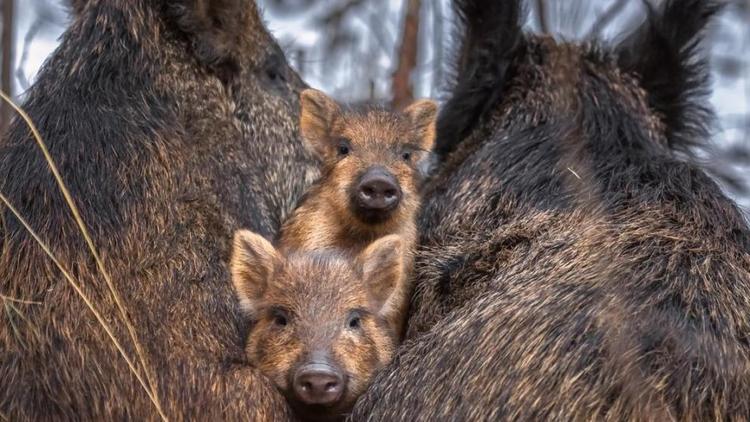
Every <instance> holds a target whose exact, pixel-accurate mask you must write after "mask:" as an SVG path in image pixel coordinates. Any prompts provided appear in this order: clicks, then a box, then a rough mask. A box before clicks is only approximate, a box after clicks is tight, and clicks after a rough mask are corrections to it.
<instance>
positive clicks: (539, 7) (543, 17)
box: [536, 0, 549, 34]
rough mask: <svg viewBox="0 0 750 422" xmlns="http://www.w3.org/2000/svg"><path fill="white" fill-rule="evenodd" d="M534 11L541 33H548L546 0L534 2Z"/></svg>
mask: <svg viewBox="0 0 750 422" xmlns="http://www.w3.org/2000/svg"><path fill="white" fill-rule="evenodd" d="M536 13H537V16H538V18H539V27H540V28H541V30H542V33H544V34H547V33H549V20H548V19H547V1H546V0H537V2H536Z"/></svg>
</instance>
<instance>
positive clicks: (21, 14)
mask: <svg viewBox="0 0 750 422" xmlns="http://www.w3.org/2000/svg"><path fill="white" fill-rule="evenodd" d="M662 1H664V0H526V3H527V6H528V8H527V9H528V13H527V15H526V16H527V21H526V25H527V27H528V29H529V30H530V31H534V32H538V33H539V32H544V33H549V34H552V35H554V36H555V37H557V38H559V39H562V40H590V39H600V40H603V42H605V43H612V42H616V41H617V40H619V39H621V38H622V37H623V36H625V35H626V34H627V33H628V32H629V31H631V30H632V29H634V28H635V27H636V26H637V25H638V24H639V23H640V22H642V21H643V19H644V18H645V12H646V10H647V7H649V6H652V7H658V6H659V4H660V2H662ZM258 2H259V3H260V5H261V7H262V8H263V9H264V16H265V19H266V21H267V22H268V24H269V26H270V28H271V29H272V31H273V32H274V34H275V35H276V37H277V38H278V39H279V41H280V43H281V45H282V47H283V48H284V49H285V51H286V52H287V55H288V57H289V59H290V61H291V63H292V64H293V65H294V66H295V68H296V69H297V70H298V72H299V73H300V74H301V75H302V77H303V78H304V79H305V80H306V81H307V82H308V83H310V85H312V86H314V87H317V88H320V89H323V90H325V91H327V92H329V93H331V94H333V95H334V96H336V97H337V98H339V99H341V100H345V101H364V100H375V101H386V102H392V103H393V104H395V105H401V104H404V103H406V102H408V101H410V100H411V99H412V98H418V97H435V98H438V99H441V98H443V96H444V90H443V88H444V87H445V86H446V80H447V77H448V76H449V75H447V74H446V71H445V67H444V63H445V62H446V60H447V59H449V55H450V54H451V53H450V49H449V48H446V46H447V45H449V43H450V41H451V39H452V35H453V33H454V26H453V23H452V22H453V20H452V16H451V9H450V4H449V0H258ZM0 5H1V6H0V9H1V10H0V13H1V14H2V40H1V41H0V48H1V49H2V55H1V56H2V57H1V60H2V63H1V68H0V74H1V76H2V90H3V91H5V92H10V93H12V95H13V96H14V97H15V98H16V99H18V100H20V101H22V100H23V94H24V91H25V90H26V89H27V88H28V87H29V85H30V84H31V83H33V80H34V75H35V74H36V72H37V71H38V69H39V67H40V66H41V65H42V63H43V62H44V60H45V58H46V57H47V56H48V55H49V54H50V53H51V52H52V51H53V50H54V49H55V47H56V45H57V40H58V37H59V36H60V34H61V33H62V31H63V30H64V29H65V27H66V26H67V24H68V21H69V19H70V17H69V14H68V12H69V10H68V7H67V4H66V0H0ZM705 48H706V52H707V54H708V56H709V57H710V59H711V70H712V75H713V94H712V97H711V102H712V103H713V105H714V108H715V109H716V111H717V115H718V117H719V118H718V121H717V122H716V125H715V132H714V139H713V140H712V141H713V142H712V148H711V150H710V151H707V152H706V154H705V157H706V165H707V166H709V167H710V168H711V170H712V172H713V173H714V174H715V175H717V176H718V178H719V180H720V181H721V182H722V185H723V186H724V188H725V189H726V191H727V192H728V193H729V194H730V195H733V196H734V197H735V198H736V199H737V200H738V202H739V203H740V205H741V206H743V207H745V209H746V210H748V209H750V191H749V190H748V186H750V0H733V1H731V0H730V6H729V7H728V8H727V9H726V10H725V11H724V12H723V14H722V16H721V18H720V19H719V20H717V22H716V23H715V24H714V25H713V26H712V27H711V28H710V30H709V33H708V36H707V40H706V43H705ZM7 119H8V109H7V107H2V108H0V126H2V125H4V124H6V122H7Z"/></svg>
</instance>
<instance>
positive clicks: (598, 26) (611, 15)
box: [585, 0, 628, 39]
mask: <svg viewBox="0 0 750 422" xmlns="http://www.w3.org/2000/svg"><path fill="white" fill-rule="evenodd" d="M627 5H628V1H627V0H618V1H616V2H614V3H613V4H612V5H611V6H609V8H607V10H605V11H604V12H603V13H602V14H601V15H600V16H599V17H598V18H597V19H596V21H595V22H594V24H593V25H591V29H589V31H588V33H586V36H585V39H594V38H597V37H599V36H600V35H601V33H602V31H603V30H604V29H605V28H606V27H607V25H609V24H610V23H612V21H613V20H614V19H615V18H616V17H617V15H619V14H620V13H621V12H622V11H623V9H625V6H627Z"/></svg>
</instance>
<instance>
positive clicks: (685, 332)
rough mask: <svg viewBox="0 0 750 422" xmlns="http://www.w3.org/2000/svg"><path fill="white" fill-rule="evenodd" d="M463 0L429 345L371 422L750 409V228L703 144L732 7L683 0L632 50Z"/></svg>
mask: <svg viewBox="0 0 750 422" xmlns="http://www.w3.org/2000/svg"><path fill="white" fill-rule="evenodd" d="M454 4H455V8H456V11H457V13H458V15H459V16H460V18H461V22H462V24H463V27H464V28H465V30H464V33H465V35H464V37H463V40H462V43H461V48H460V51H459V57H458V64H457V81H456V84H455V87H454V89H453V93H452V97H451V98H450V99H449V101H448V102H447V104H446V105H445V108H444V110H443V111H442V113H441V116H440V119H439V123H438V143H437V150H438V151H439V152H441V153H442V154H443V156H444V164H443V167H442V169H441V171H440V172H439V173H438V175H437V176H436V178H435V179H434V180H433V182H432V186H431V188H430V190H429V191H428V193H427V194H426V202H425V205H424V209H423V215H422V219H421V227H422V229H423V234H422V239H421V250H420V252H419V253H418V254H417V257H416V269H415V273H416V280H415V283H416V289H417V294H416V297H415V298H414V301H413V308H412V309H413V315H412V317H411V320H410V324H411V325H410V329H409V335H408V337H409V339H410V341H409V342H407V345H406V346H405V348H404V350H403V351H402V352H401V353H400V354H398V355H397V356H396V358H395V360H394V361H393V363H392V364H391V365H390V367H389V368H387V369H386V370H385V371H384V372H381V374H380V376H379V377H377V378H376V380H375V381H374V384H373V386H372V387H371V388H370V390H369V391H368V393H367V394H366V395H365V396H363V398H362V399H361V400H360V401H359V403H358V405H357V407H355V410H354V413H353V416H352V419H353V420H362V419H367V420H373V421H375V420H416V421H420V420H424V421H434V420H472V421H474V420H660V421H661V420H680V421H683V420H747V419H749V418H750V400H748V397H750V232H749V231H748V227H747V225H746V222H745V220H744V219H743V216H742V215H741V213H740V212H739V211H738V210H737V208H736V207H735V205H734V204H733V202H732V201H730V200H729V199H727V198H726V197H725V196H724V195H723V194H722V192H721V191H720V189H719V188H718V187H717V185H716V184H715V183H714V182H713V181H712V179H711V178H709V177H708V176H707V175H706V174H705V173H704V171H702V170H701V169H700V168H699V167H697V166H696V165H693V164H691V163H690V161H692V160H687V159H686V158H687V156H688V155H689V150H690V147H691V146H693V145H695V144H700V143H702V142H703V141H705V140H706V139H707V138H708V130H707V127H708V124H709V122H710V112H709V110H707V109H706V107H705V104H706V98H705V95H704V94H705V93H706V91H707V89H708V87H707V76H706V71H705V63H704V61H703V60H700V58H699V57H698V44H699V39H700V37H699V34H700V32H701V31H702V30H703V28H704V27H705V25H706V24H707V22H708V21H709V20H710V17H711V16H712V15H714V14H715V12H716V11H717V10H718V8H719V7H718V5H717V2H714V1H707V0H669V1H667V2H664V3H663V9H659V10H658V11H656V10H655V11H652V12H651V13H650V15H649V17H648V19H647V21H646V22H645V23H644V24H643V25H642V27H640V28H639V29H638V30H637V31H635V32H634V33H633V35H632V36H630V37H628V38H627V39H626V40H625V41H624V42H623V43H621V44H619V45H616V46H614V47H606V46H602V45H598V46H597V45H593V46H589V45H587V46H581V45H576V44H571V43H560V42H556V41H554V40H552V39H551V38H548V37H541V36H533V35H524V34H523V33H522V32H521V19H520V13H519V10H520V8H521V5H520V4H519V2H518V1H511V0H505V1H497V0H455V1H454Z"/></svg>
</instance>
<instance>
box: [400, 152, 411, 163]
mask: <svg viewBox="0 0 750 422" xmlns="http://www.w3.org/2000/svg"><path fill="white" fill-rule="evenodd" d="M401 158H403V159H404V161H410V160H411V152H408V151H407V152H404V153H402V154H401Z"/></svg>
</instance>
